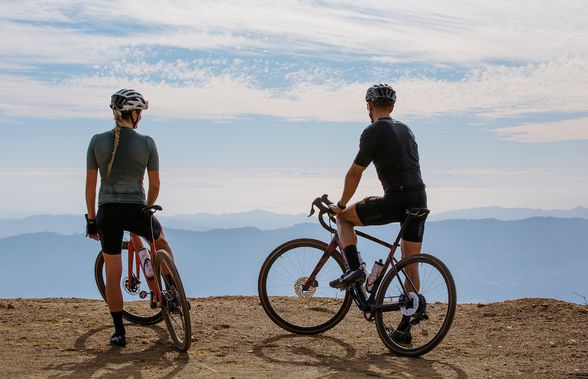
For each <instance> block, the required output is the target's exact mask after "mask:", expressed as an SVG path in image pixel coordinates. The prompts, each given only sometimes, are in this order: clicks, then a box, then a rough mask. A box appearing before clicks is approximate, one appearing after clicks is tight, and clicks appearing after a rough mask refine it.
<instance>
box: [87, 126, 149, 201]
mask: <svg viewBox="0 0 588 379" xmlns="http://www.w3.org/2000/svg"><path fill="white" fill-rule="evenodd" d="M113 144H114V129H112V130H110V131H108V132H105V133H100V134H96V135H95V136H94V137H92V140H91V141H90V145H89V146H88V154H87V168H88V169H99V170H100V192H99V194H98V205H102V204H106V203H139V204H145V203H146V200H145V189H144V188H143V177H144V176H145V169H147V170H149V171H158V170H159V156H158V155H157V147H156V146H155V141H153V138H151V137H149V136H144V135H141V134H139V133H137V132H136V131H135V130H133V129H131V128H124V127H123V128H121V133H120V142H119V146H118V149H117V151H116V157H115V158H114V163H113V164H112V170H111V172H110V177H107V176H106V173H107V171H108V163H109V162H110V158H111V157H112V149H113Z"/></svg>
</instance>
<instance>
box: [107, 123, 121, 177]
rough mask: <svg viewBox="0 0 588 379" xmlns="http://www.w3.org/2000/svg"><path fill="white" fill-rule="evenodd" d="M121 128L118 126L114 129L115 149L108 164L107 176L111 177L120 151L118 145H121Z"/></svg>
mask: <svg viewBox="0 0 588 379" xmlns="http://www.w3.org/2000/svg"><path fill="white" fill-rule="evenodd" d="M121 129H122V128H121V127H120V126H118V124H117V125H116V127H115V128H114V147H113V149H112V158H110V162H109V163H108V170H107V171H106V176H107V177H109V176H110V171H111V170H112V164H113V163H114V157H115V156H116V150H118V145H119V143H120V131H121Z"/></svg>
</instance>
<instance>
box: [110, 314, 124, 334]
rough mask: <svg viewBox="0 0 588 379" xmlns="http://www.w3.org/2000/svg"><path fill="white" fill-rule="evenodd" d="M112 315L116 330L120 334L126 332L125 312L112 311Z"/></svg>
mask: <svg viewBox="0 0 588 379" xmlns="http://www.w3.org/2000/svg"><path fill="white" fill-rule="evenodd" d="M110 315H111V316H112V321H113V322H114V332H115V333H116V334H118V335H124V334H125V326H124V325H123V313H122V311H120V312H110Z"/></svg>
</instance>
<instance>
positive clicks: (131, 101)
mask: <svg viewBox="0 0 588 379" xmlns="http://www.w3.org/2000/svg"><path fill="white" fill-rule="evenodd" d="M110 108H111V109H112V110H113V111H134V110H145V109H148V108H149V102H148V101H147V100H145V98H144V97H143V95H141V94H140V93H139V92H137V91H135V90H134V89H128V88H123V89H121V90H120V91H118V92H116V93H115V94H114V95H112V96H111V97H110Z"/></svg>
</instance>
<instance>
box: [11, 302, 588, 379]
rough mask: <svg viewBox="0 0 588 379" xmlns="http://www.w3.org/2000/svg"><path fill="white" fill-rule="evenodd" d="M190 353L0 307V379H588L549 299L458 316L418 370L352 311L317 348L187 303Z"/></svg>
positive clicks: (585, 359) (208, 305)
mask: <svg viewBox="0 0 588 379" xmlns="http://www.w3.org/2000/svg"><path fill="white" fill-rule="evenodd" d="M191 302H192V313H191V316H192V323H193V330H194V334H193V345H192V348H191V349H190V350H189V351H188V353H187V354H181V353H178V352H177V351H175V350H174V347H173V346H172V345H171V342H170V341H169V339H168V337H167V331H166V330H165V329H164V325H163V324H159V325H156V326H153V327H139V326H128V327H127V333H128V341H129V345H127V347H125V348H123V349H120V348H115V347H110V346H109V345H108V344H107V342H106V340H107V337H108V335H109V333H110V317H109V314H108V312H107V308H106V305H105V304H104V303H103V302H100V301H94V300H81V299H75V298H72V299H36V300H31V299H29V300H22V299H18V300H14V299H10V300H0V339H1V340H2V341H4V343H3V344H1V345H0V361H1V362H2V366H1V367H0V374H1V375H2V377H9V378H12V377H35V378H40V377H43V378H46V377H49V378H79V377H90V376H92V377H134V378H155V377H157V378H161V377H168V378H171V377H184V378H191V377H196V376H197V377H204V378H231V377H234V378H252V377H255V378H258V377H261V378H263V377H273V378H276V377H279V378H300V377H305V378H306V377H310V378H314V377H322V378H337V379H338V378H357V377H364V376H369V377H423V378H425V377H426V378H432V377H444V378H466V377H472V378H481V377H484V378H485V377H501V378H503V377H519V376H520V377H533V378H553V377H568V378H586V377H588V307H586V306H581V305H575V304H570V303H564V302H560V301H554V300H549V299H522V300H516V301H507V302H503V303H492V304H487V305H476V304H462V305H459V306H458V311H457V315H456V319H455V321H454V324H453V328H452V330H451V331H450V332H449V334H448V336H447V337H446V339H445V340H444V341H443V342H442V344H441V345H439V346H438V347H437V348H436V349H435V350H433V351H432V352H431V353H429V354H427V355H425V356H424V357H422V358H419V359H408V358H399V357H396V356H394V355H392V354H390V353H389V351H388V350H386V348H385V347H384V345H383V344H382V343H381V341H380V340H379V338H378V336H377V333H376V330H375V327H374V326H373V325H372V324H369V323H368V322H366V321H364V320H363V318H362V315H361V314H360V313H359V312H358V311H357V310H355V309H352V311H351V312H350V313H349V314H348V315H347V318H346V319H344V320H343V321H342V322H341V323H340V324H339V325H338V326H337V327H335V328H334V329H332V330H330V331H328V332H327V333H325V334H324V335H320V336H307V337H304V336H295V335H292V334H289V333H286V332H284V331H283V330H281V329H279V328H278V327H277V326H275V325H274V324H273V323H272V322H271V321H270V320H269V319H268V318H267V317H266V316H265V314H264V313H263V310H262V309H261V306H260V305H259V301H258V299H257V298H256V297H215V298H198V299H191Z"/></svg>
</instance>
